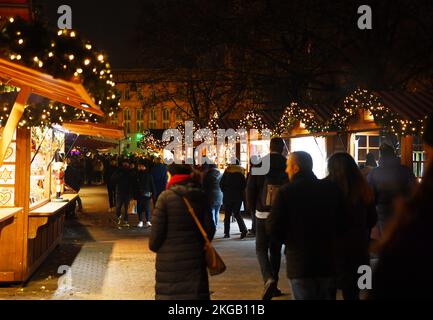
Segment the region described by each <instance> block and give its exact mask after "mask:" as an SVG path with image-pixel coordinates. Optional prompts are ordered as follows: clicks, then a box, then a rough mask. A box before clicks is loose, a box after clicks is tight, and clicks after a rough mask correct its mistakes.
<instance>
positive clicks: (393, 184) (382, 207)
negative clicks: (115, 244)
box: [367, 144, 416, 235]
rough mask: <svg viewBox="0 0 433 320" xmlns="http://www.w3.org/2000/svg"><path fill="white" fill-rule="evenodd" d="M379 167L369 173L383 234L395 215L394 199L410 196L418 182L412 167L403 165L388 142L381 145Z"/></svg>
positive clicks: (378, 225)
mask: <svg viewBox="0 0 433 320" xmlns="http://www.w3.org/2000/svg"><path fill="white" fill-rule="evenodd" d="M380 154H381V158H380V160H379V167H377V168H375V169H373V170H372V171H371V172H370V174H369V175H368V178H367V180H368V183H369V184H370V186H371V187H372V188H373V191H374V194H375V199H376V210H377V214H378V223H377V227H378V231H379V234H380V235H382V234H383V230H384V228H385V227H386V223H387V221H388V220H389V219H390V218H391V217H392V216H393V215H394V201H395V200H396V199H397V198H399V197H402V196H408V195H409V194H410V193H411V192H412V191H413V188H414V186H415V183H416V179H415V175H414V173H413V172H412V170H411V169H409V168H408V167H406V166H404V165H402V164H401V163H400V159H399V158H398V157H397V156H396V155H395V150H394V148H393V147H392V146H390V145H388V144H383V145H382V146H381V147H380Z"/></svg>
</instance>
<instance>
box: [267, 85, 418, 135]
mask: <svg viewBox="0 0 433 320" xmlns="http://www.w3.org/2000/svg"><path fill="white" fill-rule="evenodd" d="M359 109H364V110H368V111H370V112H371V114H372V115H373V118H374V122H375V123H376V124H377V125H378V126H379V127H382V128H383V131H384V132H387V133H392V134H395V135H397V136H407V135H417V134H422V132H423V126H424V121H425V119H420V120H416V121H412V120H404V119H401V117H400V116H399V115H398V114H397V113H396V112H394V111H392V110H391V109H389V108H387V107H386V106H385V105H384V104H383V103H382V102H381V101H380V98H379V97H377V96H376V95H374V94H372V93H370V92H369V91H368V90H364V89H357V90H356V91H355V92H353V93H352V94H350V95H349V96H347V97H346V98H345V99H344V101H343V104H342V106H341V107H340V108H338V109H337V110H336V111H335V112H334V113H333V115H332V117H331V119H330V120H328V121H319V120H318V119H317V118H316V117H315V115H314V112H313V111H312V110H310V109H308V108H301V107H299V105H298V104H297V103H292V104H291V105H290V106H289V107H287V108H286V110H285V111H284V113H283V116H282V117H281V120H280V122H279V123H278V125H277V128H276V129H275V131H274V133H275V134H279V135H281V134H283V133H284V132H290V131H291V130H292V129H293V128H294V127H295V126H296V125H297V124H299V123H300V122H301V123H303V124H304V125H305V129H306V130H308V131H309V132H310V133H313V134H315V133H326V132H331V131H337V132H344V131H347V129H348V127H349V124H350V121H351V120H353V119H354V118H356V117H357V116H358V112H357V111H358V110H359Z"/></svg>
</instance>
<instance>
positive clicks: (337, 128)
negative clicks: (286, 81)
mask: <svg viewBox="0 0 433 320" xmlns="http://www.w3.org/2000/svg"><path fill="white" fill-rule="evenodd" d="M360 109H363V110H367V111H369V112H371V115H372V116H373V119H374V121H375V123H376V124H377V125H378V127H380V128H382V131H383V132H387V133H390V134H394V135H397V136H401V137H403V136H407V135H419V134H422V133H423V130H424V121H425V119H420V120H417V121H413V120H404V119H401V117H400V116H399V115H398V114H397V113H396V112H394V111H392V110H391V109H390V108H388V107H386V106H385V105H384V104H383V103H382V102H381V101H380V98H379V97H377V96H376V95H374V94H373V93H371V92H369V91H368V90H365V89H357V90H355V91H354V92H353V93H352V94H350V95H349V96H347V97H346V98H345V99H344V101H343V104H342V106H341V107H339V108H337V109H336V110H335V112H334V113H333V114H332V116H331V118H330V119H328V120H325V121H321V120H320V119H319V118H318V117H317V116H316V114H315V112H314V110H313V109H312V108H307V107H301V106H300V105H299V104H298V103H296V102H293V103H291V104H290V106H288V107H287V108H286V109H285V110H284V112H283V114H282V116H281V119H280V121H279V122H278V124H277V125H276V127H275V128H274V129H272V130H271V132H272V136H274V137H275V136H282V135H283V134H285V133H289V132H291V131H292V130H293V129H294V128H295V127H297V126H300V127H301V128H302V129H305V130H306V131H308V132H309V133H311V134H321V133H327V132H344V131H347V130H348V128H349V126H350V122H351V121H352V120H354V119H355V118H356V117H357V116H358V110H360ZM207 128H208V129H210V130H211V131H212V132H213V133H214V135H216V133H217V130H218V129H220V128H221V127H220V124H219V118H218V117H217V116H214V117H212V118H211V119H210V120H209V122H208V125H207ZM177 129H179V130H180V132H181V134H182V137H183V136H184V128H183V126H178V128H177ZM237 129H247V130H250V129H256V130H258V131H259V132H261V130H264V129H268V126H267V125H266V124H265V122H264V121H263V117H262V116H261V115H260V114H259V113H258V112H257V111H249V112H248V113H247V114H246V115H245V117H244V118H243V119H241V120H240V121H239V125H238V128H237ZM196 130H197V128H196V127H194V131H196ZM156 140H157V139H156ZM149 141H153V140H149ZM152 143H155V145H158V146H159V147H162V148H163V147H164V146H165V145H166V144H167V143H165V144H164V143H162V141H159V140H158V141H156V142H152Z"/></svg>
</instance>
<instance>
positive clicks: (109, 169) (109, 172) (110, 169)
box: [104, 159, 117, 212]
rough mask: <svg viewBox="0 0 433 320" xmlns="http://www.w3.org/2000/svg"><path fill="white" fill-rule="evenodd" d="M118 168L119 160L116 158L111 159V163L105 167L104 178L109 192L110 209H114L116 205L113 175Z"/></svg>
mask: <svg viewBox="0 0 433 320" xmlns="http://www.w3.org/2000/svg"><path fill="white" fill-rule="evenodd" d="M116 170H117V161H116V160H115V159H111V160H110V162H109V165H108V166H106V167H105V171H104V175H105V177H104V180H105V183H106V184H107V192H108V205H109V211H110V212H111V211H113V210H114V208H115V207H116V185H115V184H114V183H113V181H112V176H113V174H114V172H116Z"/></svg>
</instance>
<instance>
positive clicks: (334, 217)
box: [267, 152, 344, 300]
mask: <svg viewBox="0 0 433 320" xmlns="http://www.w3.org/2000/svg"><path fill="white" fill-rule="evenodd" d="M287 174H288V176H289V180H290V182H289V183H288V184H285V185H284V186H283V187H281V188H280V190H279V191H278V193H277V196H276V198H275V200H274V203H273V205H272V210H271V214H270V216H269V217H268V220H267V227H268V232H269V234H270V235H271V237H274V238H275V241H280V242H282V243H284V244H285V254H286V261H287V277H288V278H289V279H290V281H291V287H292V291H293V296H294V298H295V300H335V299H336V292H337V289H336V281H335V276H336V271H337V270H336V242H337V232H338V230H339V229H341V228H342V224H343V215H344V202H343V199H342V195H341V192H340V190H339V189H338V187H337V186H336V185H335V184H334V183H333V182H331V181H329V180H319V179H317V177H316V176H315V175H314V173H313V160H312V158H311V156H310V155H309V154H308V153H306V152H293V153H291V154H290V155H289V158H288V160H287Z"/></svg>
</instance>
